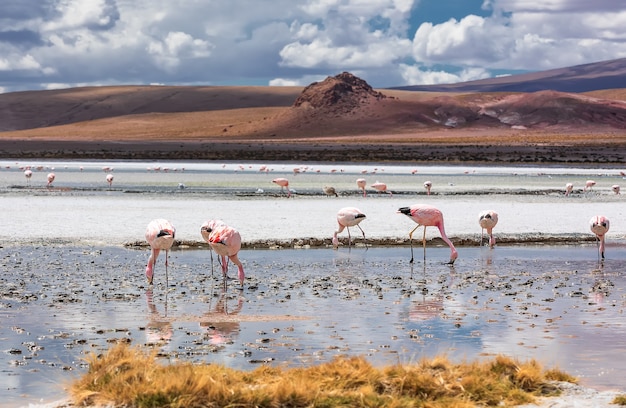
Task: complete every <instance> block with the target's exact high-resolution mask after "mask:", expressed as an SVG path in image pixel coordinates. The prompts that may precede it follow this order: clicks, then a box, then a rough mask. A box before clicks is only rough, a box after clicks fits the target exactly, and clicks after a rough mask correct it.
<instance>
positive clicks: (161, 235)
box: [146, 218, 176, 285]
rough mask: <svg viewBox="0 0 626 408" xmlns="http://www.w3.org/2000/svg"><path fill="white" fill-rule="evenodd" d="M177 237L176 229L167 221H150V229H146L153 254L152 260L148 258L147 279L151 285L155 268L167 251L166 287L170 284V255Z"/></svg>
mask: <svg viewBox="0 0 626 408" xmlns="http://www.w3.org/2000/svg"><path fill="white" fill-rule="evenodd" d="M175 236H176V228H174V226H173V225H172V223H170V222H169V221H167V220H164V219H162V218H158V219H156V220H152V221H150V223H149V224H148V228H147V229H146V241H148V244H149V245H150V248H151V252H150V258H148V265H147V266H146V277H147V278H148V284H149V285H152V278H153V277H154V267H155V265H156V261H157V258H158V257H159V253H160V252H161V251H165V282H166V285H167V284H168V283H167V282H168V276H167V266H168V255H169V250H170V248H171V247H172V244H174V237H175Z"/></svg>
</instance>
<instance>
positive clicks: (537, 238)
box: [124, 234, 596, 250]
mask: <svg viewBox="0 0 626 408" xmlns="http://www.w3.org/2000/svg"><path fill="white" fill-rule="evenodd" d="M452 239H453V240H454V245H455V246H457V247H475V246H478V245H479V244H478V242H477V241H476V237H473V236H472V237H452ZM595 241H596V239H595V237H593V236H591V235H589V234H541V235H533V234H524V235H518V234H511V235H506V234H500V235H498V245H500V246H503V245H536V244H543V245H580V244H581V243H582V242H586V243H594V242H595ZM339 242H340V245H342V246H345V247H347V246H348V239H347V237H343V238H339ZM426 243H427V245H428V246H439V247H445V246H446V244H445V242H444V241H443V240H442V239H441V238H440V237H434V238H431V239H428V240H426ZM413 244H414V245H417V246H421V240H420V239H415V240H414V241H413ZM352 245H353V246H355V247H365V246H367V247H397V246H399V245H405V246H407V247H408V246H409V240H408V239H399V238H394V237H387V238H368V239H367V240H366V242H363V240H362V239H361V238H357V239H354V240H353V243H352ZM124 247H126V248H130V249H133V248H134V249H141V250H145V249H147V248H149V245H148V244H147V243H146V242H145V241H143V240H141V241H130V242H125V243H124ZM241 247H242V248H244V249H287V248H289V249H308V248H332V242H331V239H330V238H323V239H320V238H314V237H310V238H293V239H268V240H256V241H245V242H242V244H241ZM173 248H179V249H205V250H206V249H208V248H209V247H208V244H206V243H205V242H202V241H193V240H176V241H174V245H173Z"/></svg>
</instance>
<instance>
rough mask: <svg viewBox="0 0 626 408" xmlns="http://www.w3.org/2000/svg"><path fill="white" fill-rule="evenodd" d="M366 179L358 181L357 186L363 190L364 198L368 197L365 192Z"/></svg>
mask: <svg viewBox="0 0 626 408" xmlns="http://www.w3.org/2000/svg"><path fill="white" fill-rule="evenodd" d="M365 183H366V182H365V179H364V178H360V179H357V180H356V185H357V187H358V188H359V189H360V190H363V197H366V196H367V193H366V192H365Z"/></svg>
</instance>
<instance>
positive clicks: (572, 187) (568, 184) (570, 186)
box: [565, 183, 574, 197]
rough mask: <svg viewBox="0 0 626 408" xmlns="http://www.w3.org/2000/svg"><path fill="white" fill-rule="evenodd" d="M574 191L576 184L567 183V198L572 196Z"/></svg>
mask: <svg viewBox="0 0 626 408" xmlns="http://www.w3.org/2000/svg"><path fill="white" fill-rule="evenodd" d="M572 190H574V184H572V183H567V184H566V185H565V196H566V197H567V196H569V195H570V194H572Z"/></svg>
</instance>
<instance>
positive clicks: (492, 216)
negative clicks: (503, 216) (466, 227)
mask: <svg viewBox="0 0 626 408" xmlns="http://www.w3.org/2000/svg"><path fill="white" fill-rule="evenodd" d="M497 223H498V213H497V212H495V211H493V210H486V211H483V212H481V213H480V214H478V224H480V228H481V231H480V244H481V245H482V244H483V232H484V230H487V234H489V246H490V247H491V248H493V247H494V245H496V239H495V238H494V237H493V227H495V226H496V224H497Z"/></svg>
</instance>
